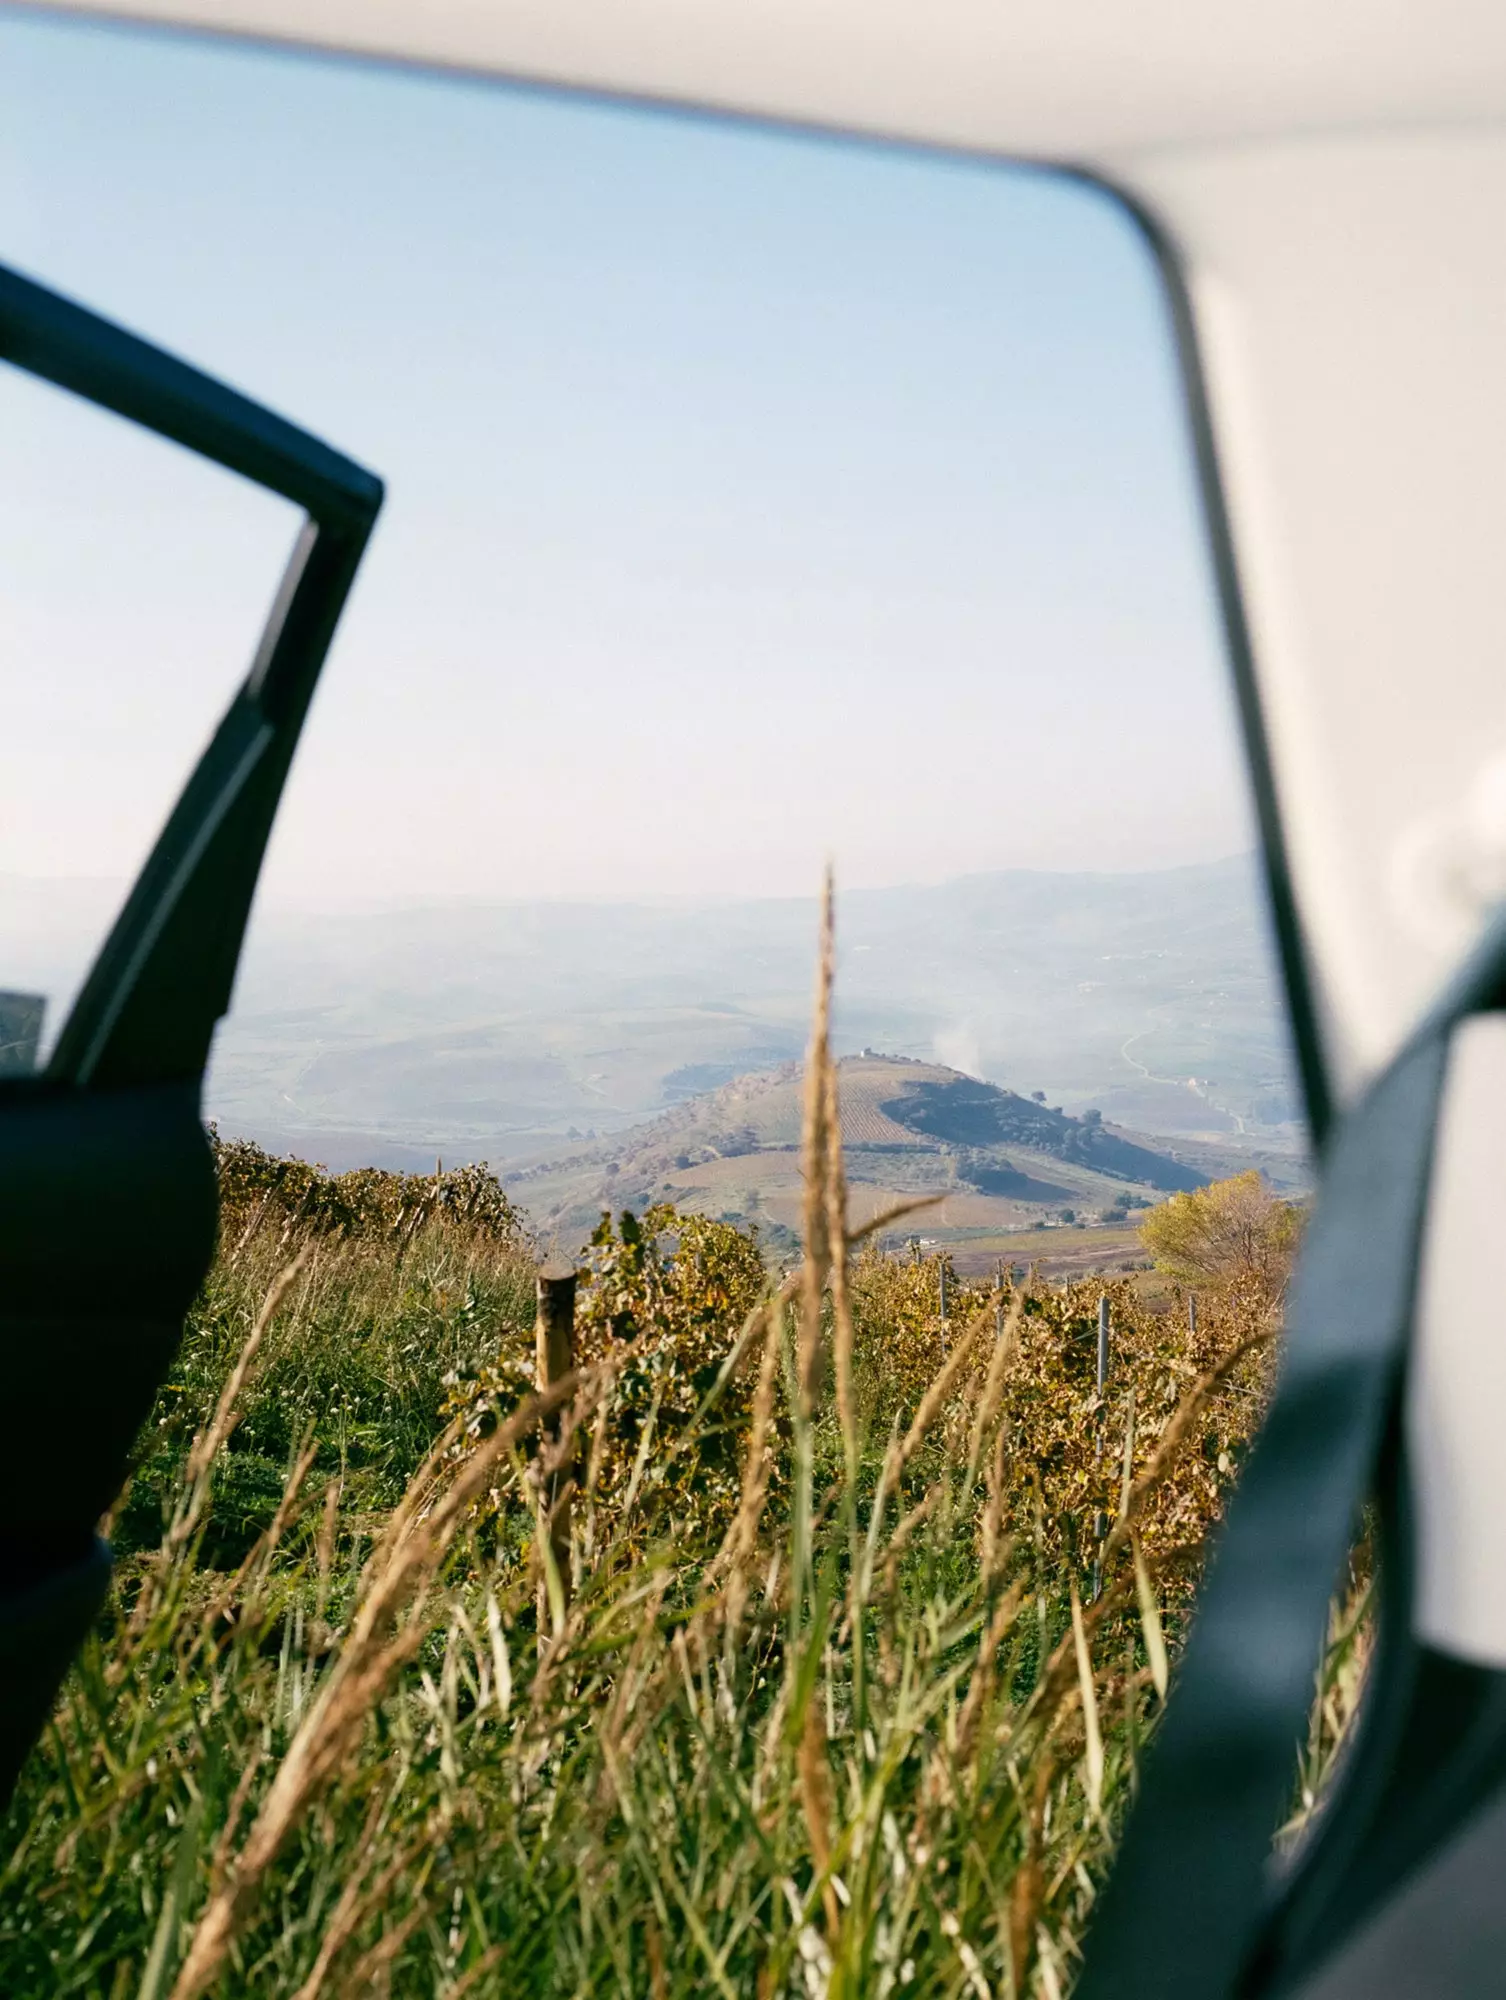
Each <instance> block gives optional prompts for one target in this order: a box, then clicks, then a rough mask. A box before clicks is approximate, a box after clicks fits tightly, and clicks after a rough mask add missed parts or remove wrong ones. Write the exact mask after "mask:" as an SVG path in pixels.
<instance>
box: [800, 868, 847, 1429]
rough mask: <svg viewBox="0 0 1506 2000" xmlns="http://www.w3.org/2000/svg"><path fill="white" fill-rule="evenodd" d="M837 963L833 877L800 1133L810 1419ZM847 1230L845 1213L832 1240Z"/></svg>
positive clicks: (824, 1251)
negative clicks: (833, 984)
mask: <svg viewBox="0 0 1506 2000" xmlns="http://www.w3.org/2000/svg"><path fill="white" fill-rule="evenodd" d="M835 963H836V932H835V916H834V899H833V891H832V875H831V870H830V868H828V869H827V871H826V876H825V880H824V881H823V883H822V886H821V942H820V947H819V950H818V953H817V958H816V995H815V1003H814V1007H813V1010H812V1020H811V1040H810V1050H809V1052H808V1054H807V1056H806V1061H805V1115H804V1129H803V1132H802V1135H801V1162H800V1164H801V1172H802V1173H803V1175H804V1177H805V1196H804V1206H803V1219H804V1237H805V1262H804V1265H803V1266H802V1270H801V1280H800V1349H799V1363H798V1370H797V1373H798V1381H799V1393H800V1399H801V1404H802V1407H803V1409H804V1412H805V1414H806V1416H807V1417H808V1416H809V1415H810V1414H811V1412H812V1411H813V1410H814V1408H815V1402H816V1391H817V1387H818V1380H817V1378H818V1375H819V1371H820V1365H821V1306H822V1300H823V1298H824V1296H825V1292H826V1283H827V1279H828V1277H829V1276H830V1273H831V1264H832V1249H833V1236H832V1227H831V1223H832V1215H831V1205H830V1192H829V1188H828V1177H829V1175H830V1172H831V1159H832V1149H833V1146H835V1147H836V1149H837V1151H838V1152H839V1153H840V1150H841V1144H842V1135H841V1128H840V1125H839V1126H838V1128H837V1130H836V1132H835V1133H833V1131H832V1129H831V1122H832V1117H833V1113H834V1107H835V1103H836V1088H835V1080H834V1079H833V1078H832V1077H831V1075H830V1070H831V1066H832V1061H831V988H832V977H833V972H834V969H835ZM845 1233H846V1218H845V1216H843V1218H842V1220H841V1225H840V1229H839V1233H838V1235H837V1237H836V1241H837V1242H840V1241H841V1240H842V1238H843V1236H844V1235H845Z"/></svg>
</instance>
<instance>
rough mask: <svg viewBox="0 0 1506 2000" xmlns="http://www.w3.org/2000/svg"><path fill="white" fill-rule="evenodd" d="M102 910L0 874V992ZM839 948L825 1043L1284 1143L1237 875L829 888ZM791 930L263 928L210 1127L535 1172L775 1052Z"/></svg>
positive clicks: (499, 923) (1200, 872) (63, 962)
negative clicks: (832, 1035)
mask: <svg viewBox="0 0 1506 2000" xmlns="http://www.w3.org/2000/svg"><path fill="white" fill-rule="evenodd" d="M96 906H98V907H96ZM105 908H107V902H106V901H104V900H102V898H101V896H100V895H99V894H97V893H95V890H94V887H93V885H82V886H80V885H68V884H37V883H35V882H32V883H27V882H24V881H18V880H17V878H14V877H11V878H0V958H3V959H4V961H5V962H6V963H4V964H0V985H5V986H17V987H22V988H25V989H27V990H38V991H40V990H46V989H47V988H49V987H50V988H51V989H52V990H58V989H59V988H60V987H61V986H63V985H65V984H66V983H67V976H68V974H69V973H70V972H72V971H73V969H74V966H75V963H77V964H78V965H79V966H81V963H82V959H83V957H84V955H85V954H84V950H83V945H82V943H81V942H79V940H76V939H75V938H74V936H73V933H74V932H75V931H77V932H78V933H79V939H82V938H83V936H84V934H85V930H86V929H87V928H88V927H89V926H91V925H93V926H97V925H98V924H99V922H100V921H101V918H100V910H103V909H105ZM838 934H839V967H838V979H837V1015H836V1039H837V1044H838V1047H839V1049H840V1050H842V1051H844V1052H849V1053H850V1052H854V1051H857V1050H859V1049H862V1048H863V1047H865V1046H871V1047H874V1048H878V1049H882V1050H884V1051H885V1052H887V1053H889V1054H892V1055H896V1056H907V1057H911V1058H915V1059H918V1060H922V1061H925V1062H929V1063H933V1064H939V1065H942V1066H943V1067H945V1068H946V1069H948V1070H950V1071H956V1072H964V1073H966V1074H968V1075H970V1076H972V1077H973V1078H975V1079H978V1080H980V1081H988V1082H994V1083H1000V1084H1003V1085H1006V1086H1008V1087H1009V1088H1010V1089H1011V1090H1012V1091H1013V1092H1014V1093H1015V1100H1014V1101H1015V1102H1017V1103H1018V1104H1022V1105H1028V1104H1029V1103H1031V1102H1032V1099H1031V1093H1032V1092H1036V1091H1040V1092H1043V1093H1047V1094H1049V1096H1050V1099H1051V1106H1050V1107H1043V1108H1042V1116H1048V1117H1049V1116H1058V1117H1062V1118H1070V1116H1071V1115H1073V1114H1078V1113H1083V1112H1086V1111H1088V1110H1096V1111H1098V1112H1100V1113H1101V1118H1102V1122H1103V1123H1104V1124H1106V1125H1114V1126H1118V1127H1122V1128H1127V1129H1130V1130H1134V1131H1138V1132H1140V1133H1142V1134H1150V1135H1160V1137H1162V1138H1164V1139H1174V1140H1179V1139H1187V1140H1195V1139H1197V1138H1198V1137H1199V1136H1201V1137H1202V1138H1204V1139H1206V1140H1214V1141H1217V1142H1219V1143H1220V1144H1224V1145H1227V1146H1231V1147H1234V1148H1236V1149H1237V1148H1239V1147H1240V1146H1242V1145H1246V1144H1248V1145H1253V1146H1255V1147H1257V1148H1260V1149H1263V1150H1265V1151H1267V1152H1270V1153H1273V1154H1282V1153H1285V1154H1295V1153H1297V1152H1299V1151H1300V1148H1301V1130H1300V1126H1299V1123H1298V1109H1297V1104H1296V1100H1295V1093H1294V1089H1293V1084H1292V1072H1291V1065H1290V1061H1289V1057H1288V1052H1287V1044H1286V1033H1285V1027H1284V1023H1283V1019H1282V1012H1281V1006H1280V1001H1279V997H1278V992H1277V985H1276V979H1275V976H1274V969H1273V963H1272V957H1271V952H1270V949H1269V946H1268V943H1267V937H1266V927H1265V920H1264V915H1263V910H1262V905H1261V900H1260V894H1259V890H1258V886H1257V881H1256V876H1255V871H1254V866H1253V863H1252V861H1251V860H1250V859H1249V858H1247V857H1245V858H1237V859H1234V860H1229V861H1219V862H1214V863H1210V864H1208V865H1206V866H1197V867H1189V868H1179V869H1170V870H1163V871H1157V872H1153V873H1144V874H1125V875H1115V874H1107V873H1105V874H1049V873H1041V872H1024V871H1020V872H1010V873H1000V874H988V875H973V876H966V877H962V878H960V879H958V880H956V881H952V882H946V883H942V884H939V885H936V886H916V887H904V888H893V889H873V890H857V891H851V892H848V893H846V894H843V895H841V896H840V898H839V907H838ZM815 935H816V909H815V904H814V901H813V900H802V899H777V900H773V899H771V900H765V901H757V900H739V901H734V900H728V901H724V902H698V903H691V902H668V901H666V902H647V901H645V902H640V903H626V902H621V903H600V904H594V905H593V904H583V903H527V902H518V903H494V904H483V903H474V902H451V903H438V902H435V903H429V904H423V905H403V906H400V907H393V908H385V909H370V910H367V911H361V912H349V911H347V912H333V913H322V914H308V915H300V914H292V913H286V912H283V913H279V912H276V911H264V912H260V913H259V914H258V916H257V918H256V920H255V922H254V926H253V932H252V937H251V940H250V944H249V947H248V951H247V956H246V961H245V964H244V967H243V970H242V974H241V978H240V982H239V986H238V989H237V993H236V999H235V1010H234V1013H233V1015H232V1017H231V1019H230V1020H229V1021H228V1022H227V1023H226V1024H225V1026H224V1028H223V1029H222V1031H221V1035H220V1040H219V1044H218V1047H217V1050H216V1055H215V1062H214V1068H213V1072H212V1077H211V1083H210V1090H209V1109H210V1112H211V1114H212V1115H213V1116H215V1117H216V1118H217V1119H218V1120H219V1121H220V1123H221V1125H222V1127H223V1128H224V1129H226V1130H228V1131H234V1132H238V1133H245V1134H246V1135H248V1136H251V1137H255V1138H258V1139H260V1140H261V1141H262V1142H263V1143H264V1144H268V1145H271V1146H274V1147H276V1148H278V1149H279V1150H287V1151H298V1152H303V1153H307V1154H309V1155H311V1156H313V1157H316V1158H319V1159H322V1160H324V1161H326V1162H327V1163H328V1164H330V1165H332V1166H346V1165H353V1164H358V1163H363V1162H367V1161H371V1162H374V1163H386V1164H392V1165H403V1166H412V1165H420V1164H423V1163H425V1162H432V1160H433V1158H434V1156H435V1155H436V1154H442V1155H443V1156H444V1157H446V1158H447V1159H453V1160H460V1159H464V1158H489V1159H491V1160H492V1161H493V1162H495V1163H499V1164H503V1165H508V1166H512V1165H523V1164H525V1163H527V1162H529V1161H547V1160H548V1159H550V1158H552V1157H558V1156H560V1155H563V1154H567V1153H570V1152H571V1151H573V1150H577V1149H578V1148H579V1147H580V1145H581V1144H582V1143H583V1142H584V1141H585V1139H586V1135H587V1134H590V1135H592V1136H593V1137H600V1138H605V1137H609V1136H610V1135H612V1134H614V1133H621V1132H624V1131H626V1130H627V1129H628V1128H629V1127H633V1126H637V1125H640V1124H642V1123H643V1121H644V1120H645V1119H652V1118H653V1117H654V1116H655V1115H656V1114H657V1113H659V1112H660V1111H661V1110H664V1109H665V1108H667V1107H670V1106H673V1105H676V1104H681V1103H684V1102H686V1101H688V1100H690V1099H693V1098H696V1097H698V1096H701V1095H704V1094H705V1093H706V1092H708V1091H714V1090H716V1089H717V1088H718V1087H719V1086H721V1085H722V1084H724V1083H726V1082H728V1081H730V1080H731V1079H734V1078H739V1077H743V1076H746V1075H748V1074H749V1073H750V1072H755V1071H758V1070H760V1069H763V1070H774V1069H777V1068H778V1067H779V1066H780V1065H782V1064H786V1063H788V1062H790V1061H792V1060H794V1059H796V1058H798V1057H799V1055H800V1053H801V1051H802V1050H803V1048H804V1044H805V1039H806V1033H807V1020H808V1014H809V1006H810V998H809V996H810V990H811V970H812V960H813V954H814V947H815ZM11 967H13V968H14V969H15V972H18V973H20V974H21V975H23V976H19V977H17V976H14V974H13V973H12V972H11V971H10V970H9V969H8V968H11ZM949 1102H950V1100H949ZM956 1108H957V1106H956V1105H955V1104H953V1105H952V1109H953V1110H955V1109H956ZM947 1115H949V1116H950V1115H951V1111H949V1112H948V1114H947ZM980 1115H985V1114H984V1113H982V1112H980ZM1011 1115H1012V1116H1014V1115H1019V1116H1024V1115H1025V1114H1024V1113H1019V1114H1014V1113H1012V1114H1011ZM1031 1115H1035V1114H1031ZM1063 1129H1065V1128H1063ZM1039 1130H1041V1131H1042V1132H1044V1130H1045V1125H1044V1124H1043V1125H1041V1126H1040V1127H1039ZM1074 1143H1076V1142H1074ZM1083 1143H1086V1141H1084V1142H1083ZM1051 1157H1057V1156H1056V1155H1051Z"/></svg>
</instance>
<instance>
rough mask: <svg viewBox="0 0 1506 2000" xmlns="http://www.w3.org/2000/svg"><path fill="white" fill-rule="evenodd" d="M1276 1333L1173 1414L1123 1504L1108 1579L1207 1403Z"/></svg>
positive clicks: (1212, 1372) (1251, 1343)
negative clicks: (1247, 1357)
mask: <svg viewBox="0 0 1506 2000" xmlns="http://www.w3.org/2000/svg"><path fill="white" fill-rule="evenodd" d="M1276 1332H1277V1328H1276V1327H1275V1326H1274V1325H1272V1326H1265V1327H1261V1328H1259V1329H1258V1330H1257V1331H1256V1332H1254V1333H1252V1334H1249V1335H1248V1336H1247V1337H1246V1338H1245V1339H1244V1340H1241V1341H1240V1342H1239V1343H1238V1344H1237V1345H1236V1346H1234V1347H1231V1348H1230V1350H1229V1352H1228V1353H1227V1354H1226V1355H1225V1356H1224V1357H1223V1359H1222V1360H1221V1361H1219V1362H1218V1363H1216V1365H1215V1366H1214V1367H1212V1368H1210V1369H1209V1370H1208V1372H1207V1373H1206V1374H1205V1375H1200V1376H1199V1377H1198V1379H1197V1381H1196V1382H1194V1383H1193V1385H1192V1387H1191V1388H1190V1389H1189V1390H1188V1391H1187V1393H1186V1395H1185V1396H1184V1397H1183V1398H1182V1400H1181V1402H1180V1403H1178V1405H1177V1407H1176V1408H1175V1410H1173V1411H1172V1413H1171V1416H1170V1418H1169V1419H1168V1420H1167V1423H1166V1427H1165V1429H1164V1430H1163V1431H1162V1432H1161V1435H1160V1438H1159V1440H1158V1441H1157V1444H1156V1449H1155V1451H1154V1452H1153V1453H1152V1455H1151V1460H1150V1463H1149V1464H1148V1465H1147V1466H1146V1468H1145V1470H1144V1471H1143V1472H1142V1473H1141V1475H1140V1477H1139V1478H1138V1479H1137V1480H1136V1481H1135V1482H1134V1484H1133V1485H1132V1486H1131V1487H1129V1488H1128V1490H1127V1491H1126V1492H1125V1494H1124V1496H1123V1499H1122V1501H1121V1504H1120V1510H1119V1519H1118V1520H1117V1521H1116V1522H1115V1523H1114V1526H1113V1528H1112V1530H1111V1531H1110V1533H1109V1536H1108V1539H1107V1540H1106V1541H1105V1542H1104V1545H1103V1555H1102V1558H1101V1561H1102V1564H1103V1570H1104V1574H1105V1575H1107V1573H1108V1567H1109V1564H1110V1563H1111V1562H1112V1561H1113V1559H1114V1557H1115V1556H1117V1555H1118V1553H1119V1551H1120V1550H1121V1549H1122V1548H1123V1547H1124V1544H1125V1542H1126V1541H1127V1540H1128V1538H1129V1533H1130V1529H1131V1528H1132V1526H1133V1525H1134V1523H1135V1521H1136V1520H1137V1519H1138V1517H1139V1514H1140V1510H1141V1508H1142V1507H1143V1506H1144V1505H1145V1502H1146V1501H1147V1500H1148V1499H1149V1498H1150V1496H1151V1494H1152V1493H1154V1492H1155V1490H1156V1488H1157V1487H1158V1486H1159V1485H1160V1484H1161V1482H1162V1480H1164V1479H1165V1477H1166V1475H1167V1473H1168V1472H1169V1471H1170V1469H1171V1462H1172V1460H1173V1459H1174V1458H1175V1457H1176V1455H1177V1453H1178V1452H1179V1451H1180V1450H1181V1448H1182V1445H1183V1443H1184V1442H1185V1440H1186V1437H1187V1433H1188V1432H1189V1431H1190V1430H1191V1428H1192V1425H1193V1422H1194V1420H1195V1419H1196V1417H1197V1414H1198V1412H1199V1411H1200V1410H1201V1409H1202V1407H1203V1405H1204V1403H1206V1402H1207V1400H1208V1398H1209V1397H1210V1396H1211V1395H1212V1394H1213V1392H1214V1390H1215V1389H1216V1388H1217V1387H1218V1386H1219V1384H1220V1383H1221V1382H1222V1381H1224V1380H1225V1378H1226V1377H1227V1376H1229V1375H1231V1374H1232V1373H1233V1372H1234V1370H1235V1369H1236V1368H1237V1367H1238V1366H1239V1364H1240V1362H1241V1361H1243V1360H1244V1359H1245V1357H1246V1356H1247V1355H1249V1354H1253V1353H1254V1352H1255V1350H1256V1349H1257V1348H1259V1347H1264V1346H1265V1345H1266V1344H1267V1343H1268V1342H1269V1341H1271V1340H1273V1339H1274V1338H1275V1336H1276Z"/></svg>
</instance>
